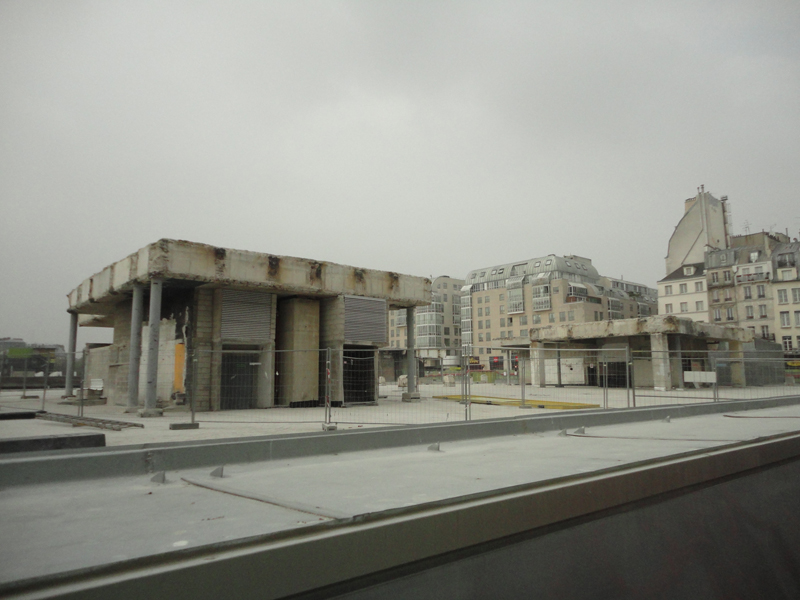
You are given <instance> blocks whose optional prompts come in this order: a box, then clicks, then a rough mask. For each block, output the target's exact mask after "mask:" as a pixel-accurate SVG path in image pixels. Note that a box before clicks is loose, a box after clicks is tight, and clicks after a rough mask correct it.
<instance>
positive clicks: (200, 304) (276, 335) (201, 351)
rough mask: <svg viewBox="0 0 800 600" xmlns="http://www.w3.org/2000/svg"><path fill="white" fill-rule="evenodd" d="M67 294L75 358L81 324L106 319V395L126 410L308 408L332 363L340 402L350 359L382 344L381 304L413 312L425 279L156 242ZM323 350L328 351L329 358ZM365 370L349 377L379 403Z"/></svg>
mask: <svg viewBox="0 0 800 600" xmlns="http://www.w3.org/2000/svg"><path fill="white" fill-rule="evenodd" d="M68 299H69V309H68V312H69V313H70V315H71V321H70V348H69V352H70V356H71V357H74V353H75V348H76V338H77V327H78V324H79V322H80V325H81V326H87V327H112V328H113V329H114V338H113V342H112V344H111V346H110V347H109V349H108V354H109V366H108V373H107V378H106V390H107V394H108V397H109V401H110V402H113V403H117V404H125V403H126V402H127V405H128V410H130V411H134V410H136V409H137V408H138V407H140V406H141V405H142V404H144V410H142V411H140V412H141V414H143V416H155V415H158V414H160V406H163V405H164V404H167V403H168V401H169V398H170V397H172V398H173V399H176V398H177V399H178V401H179V402H180V400H181V398H182V395H183V394H186V393H191V394H193V397H191V398H190V400H192V401H193V402H194V406H195V407H196V409H197V410H220V409H229V408H257V407H261V408H266V407H270V406H276V405H286V406H291V405H311V404H315V403H317V402H319V401H320V399H321V397H322V396H323V395H324V394H325V393H326V392H325V391H324V390H322V388H323V387H324V383H325V377H322V376H321V373H323V372H325V371H326V370H328V369H329V370H330V373H331V377H330V378H328V379H329V381H332V382H333V387H332V389H329V390H328V391H327V394H328V395H329V398H330V400H331V401H333V402H346V401H348V400H349V398H348V397H347V395H348V391H347V390H346V389H345V381H346V380H348V377H347V375H348V373H347V369H348V364H351V363H352V360H350V361H349V360H348V359H349V358H351V359H352V358H353V357H358V356H359V351H361V352H362V353H363V352H364V351H365V350H372V349H374V348H377V347H383V346H386V345H387V343H388V342H387V339H386V338H387V314H388V310H391V309H399V308H405V309H407V310H409V312H411V313H412V314H413V308H414V307H415V306H419V305H424V304H429V303H430V301H431V282H430V280H428V279H426V278H422V277H413V276H410V275H401V274H398V273H392V272H386V271H376V270H370V269H360V268H356V267H350V266H345V265H339V264H334V263H328V262H322V261H315V260H308V259H303V258H294V257H287V256H276V255H271V254H261V253H256V252H248V251H243V250H232V249H228V248H218V247H214V246H209V245H206V244H199V243H194V242H187V241H178V240H169V239H162V240H159V241H158V242H155V243H153V244H150V245H148V246H145V247H144V248H142V249H141V250H139V251H138V252H135V253H133V254H131V255H130V256H128V257H126V258H124V259H122V260H120V261H119V262H116V263H114V264H112V265H109V266H107V267H106V268H105V269H103V270H102V271H100V272H99V273H97V274H95V275H93V276H92V277H90V278H88V279H86V280H85V281H84V282H83V283H81V284H80V285H79V286H78V287H77V288H75V289H74V290H73V291H72V292H70V293H69V295H68ZM145 309H147V311H148V312H147V314H149V318H148V317H145V316H144V314H145V313H144V310H145ZM155 322H158V327H151V326H149V325H150V324H152V323H155ZM321 349H322V350H326V349H331V351H332V352H331V353H329V355H330V356H331V357H332V358H331V360H330V365H328V364H326V362H325V358H326V354H325V352H321ZM371 355H372V354H370V356H371ZM276 356H277V357H278V358H277V361H278V364H277V365H276ZM321 357H322V358H321ZM141 366H144V368H140V367H141ZM242 366H243V367H244V370H245V371H246V375H247V377H249V378H250V379H249V383H248V384H247V386H245V388H242V389H239V390H238V392H237V395H236V397H231V396H230V394H228V395H227V396H226V384H225V381H229V380H232V379H234V378H236V377H237V376H239V375H242V373H241V372H240V371H237V369H239V370H241V368H242ZM360 367H361V368H360V369H359V372H358V373H353V374H351V375H352V376H353V377H354V378H355V379H356V380H357V385H356V386H355V387H356V388H358V390H359V392H358V398H356V400H357V401H370V400H371V401H374V400H375V396H376V395H377V394H376V393H372V391H373V390H375V391H376V390H377V377H376V368H375V367H374V366H372V368H363V367H364V365H360ZM367 367H369V365H367ZM68 372H70V373H71V370H70V369H68ZM145 373H146V376H145ZM276 374H277V375H278V376H279V377H280V389H279V391H277V392H276V381H275V378H276ZM326 375H327V373H326ZM349 380H351V381H352V380H353V379H352V378H349ZM140 382H141V383H142V386H141V387H142V388H143V390H142V393H140V391H139V388H140ZM186 382H191V385H190V386H187V385H186ZM71 383H72V382H71V381H68V382H67V394H68V395H69V394H70V393H71V391H72V389H71V388H72V385H71Z"/></svg>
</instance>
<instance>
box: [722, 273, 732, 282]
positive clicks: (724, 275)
mask: <svg viewBox="0 0 800 600" xmlns="http://www.w3.org/2000/svg"><path fill="white" fill-rule="evenodd" d="M722 275H723V279H724V280H725V281H726V282H730V281H731V272H730V271H723V272H722Z"/></svg>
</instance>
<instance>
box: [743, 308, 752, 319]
mask: <svg viewBox="0 0 800 600" xmlns="http://www.w3.org/2000/svg"><path fill="white" fill-rule="evenodd" d="M744 314H745V316H746V317H747V318H748V319H752V318H753V307H752V306H745V307H744Z"/></svg>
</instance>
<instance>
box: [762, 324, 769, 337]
mask: <svg viewBox="0 0 800 600" xmlns="http://www.w3.org/2000/svg"><path fill="white" fill-rule="evenodd" d="M761 337H763V338H765V339H766V338H768V337H769V325H762V326H761Z"/></svg>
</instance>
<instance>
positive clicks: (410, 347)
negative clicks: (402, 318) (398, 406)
mask: <svg viewBox="0 0 800 600" xmlns="http://www.w3.org/2000/svg"><path fill="white" fill-rule="evenodd" d="M415 334H416V331H415V328H414V307H413V306H409V307H408V308H407V309H406V340H408V341H407V343H406V353H407V357H406V358H407V359H408V391H407V392H404V393H403V401H404V402H419V391H417V357H416V356H415V354H414V337H415Z"/></svg>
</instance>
